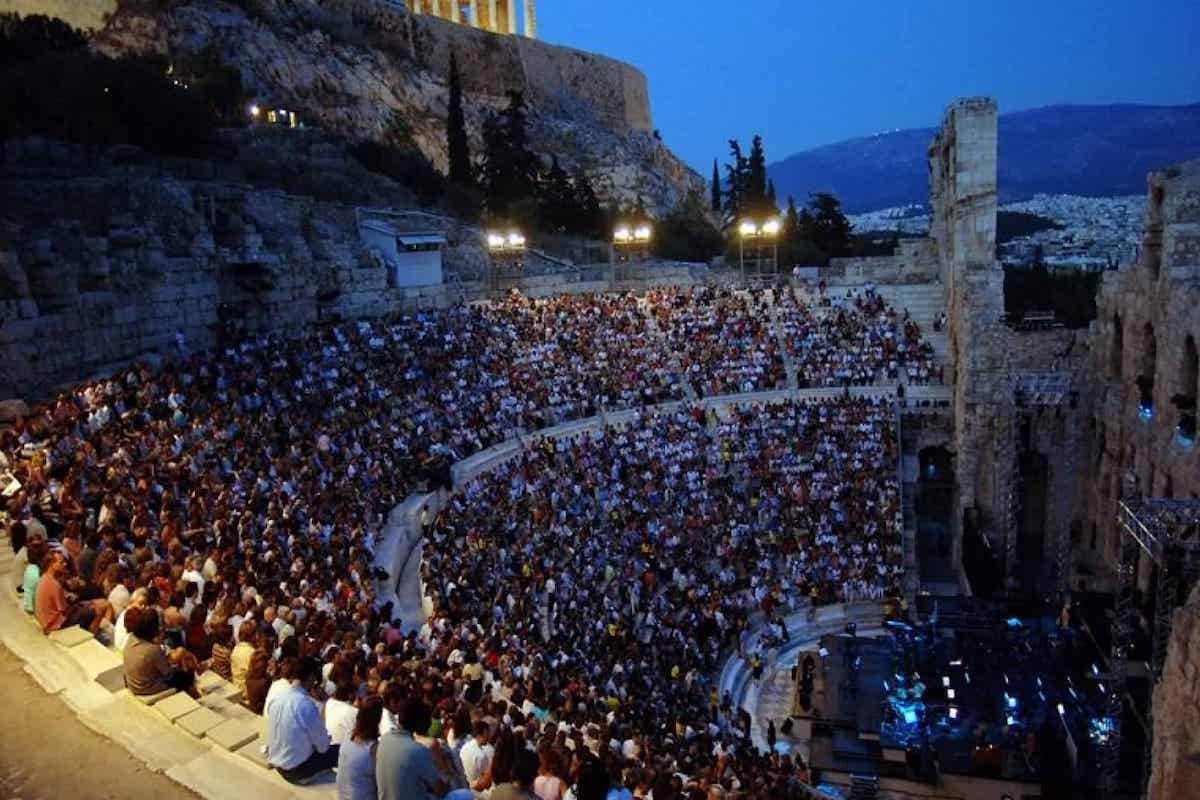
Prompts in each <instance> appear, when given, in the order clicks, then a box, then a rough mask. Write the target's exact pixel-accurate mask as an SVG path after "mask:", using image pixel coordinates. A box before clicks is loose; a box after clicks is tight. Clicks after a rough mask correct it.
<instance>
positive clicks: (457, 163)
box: [446, 51, 472, 186]
mask: <svg viewBox="0 0 1200 800" xmlns="http://www.w3.org/2000/svg"><path fill="white" fill-rule="evenodd" d="M446 151H447V154H448V156H449V160H450V176H449V177H450V182H451V183H457V184H459V185H461V186H468V185H470V184H471V183H472V180H471V149H470V144H469V143H468V141H467V122H466V117H465V116H464V115H463V96H462V77H461V76H460V75H459V73H458V59H457V58H456V57H455V55H454V53H453V51H451V53H450V104H449V106H448V108H447V109H446Z"/></svg>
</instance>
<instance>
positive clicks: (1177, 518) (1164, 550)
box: [1101, 499, 1200, 797]
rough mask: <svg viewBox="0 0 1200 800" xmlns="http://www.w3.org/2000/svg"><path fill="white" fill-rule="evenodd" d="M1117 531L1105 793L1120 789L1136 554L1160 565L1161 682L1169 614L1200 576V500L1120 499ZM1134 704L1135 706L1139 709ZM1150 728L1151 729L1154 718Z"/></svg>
mask: <svg viewBox="0 0 1200 800" xmlns="http://www.w3.org/2000/svg"><path fill="white" fill-rule="evenodd" d="M1117 531H1118V533H1119V535H1120V542H1119V558H1118V562H1117V591H1116V595H1115V597H1114V604H1113V624H1112V653H1111V655H1110V658H1109V673H1108V674H1107V675H1106V676H1105V684H1106V686H1107V689H1108V714H1107V716H1108V718H1109V719H1111V720H1113V728H1112V730H1111V731H1109V732H1108V738H1107V741H1106V742H1105V744H1104V752H1103V755H1102V760H1101V782H1102V786H1103V787H1104V790H1105V796H1107V797H1116V796H1118V795H1119V793H1120V788H1119V786H1118V780H1117V778H1118V772H1119V764H1120V752H1121V714H1122V711H1123V704H1124V702H1125V698H1126V688H1125V678H1126V676H1125V664H1126V661H1127V660H1128V658H1129V655H1130V652H1131V650H1132V646H1133V634H1134V619H1135V617H1136V615H1137V607H1136V602H1135V598H1134V593H1135V592H1136V591H1137V582H1138V581H1137V573H1138V560H1139V559H1138V554H1139V553H1145V554H1146V556H1147V557H1148V558H1150V559H1151V561H1152V562H1153V563H1154V564H1155V565H1156V566H1157V567H1158V581H1157V587H1156V588H1157V592H1156V593H1155V602H1154V616H1153V620H1152V622H1151V624H1152V626H1153V627H1152V630H1151V642H1152V644H1151V651H1150V664H1149V666H1150V679H1151V681H1152V682H1154V683H1157V682H1158V679H1159V678H1160V677H1161V676H1162V668H1163V663H1164V661H1166V656H1167V645H1168V643H1169V642H1170V640H1171V615H1172V612H1174V610H1175V608H1176V607H1178V605H1179V603H1180V602H1181V600H1182V598H1184V597H1186V596H1187V592H1188V590H1189V589H1190V587H1191V586H1192V585H1193V584H1194V583H1195V582H1196V580H1197V578H1198V577H1200V500H1165V499H1138V500H1133V499H1130V500H1129V501H1122V502H1121V503H1120V505H1119V509H1118V511H1117ZM1135 710H1136V709H1135ZM1152 713H1153V709H1152V708H1148V709H1146V713H1145V714H1144V715H1142V718H1143V719H1146V720H1150V719H1151V714H1152ZM1149 725H1150V727H1149V730H1148V731H1147V733H1148V734H1149V733H1150V732H1152V731H1153V723H1152V722H1151V723H1149ZM1151 744H1152V742H1151V738H1150V736H1149V735H1147V737H1146V750H1145V753H1144V757H1143V765H1142V766H1143V770H1142V775H1141V776H1140V778H1141V781H1142V782H1143V783H1144V782H1145V779H1146V778H1147V777H1148V769H1147V768H1148V766H1149V761H1150V759H1149V754H1150V747H1151Z"/></svg>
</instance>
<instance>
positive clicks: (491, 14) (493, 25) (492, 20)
mask: <svg viewBox="0 0 1200 800" xmlns="http://www.w3.org/2000/svg"><path fill="white" fill-rule="evenodd" d="M496 5H497V0H488V18H487V25H486V26H484V27H486V28H487V29H488V30H489V31H491V32H492V33H499V32H500V24H499V22H498V20H497V17H498V16H499V13H498V12H497V10H496Z"/></svg>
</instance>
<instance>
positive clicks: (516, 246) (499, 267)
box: [487, 231, 525, 292]
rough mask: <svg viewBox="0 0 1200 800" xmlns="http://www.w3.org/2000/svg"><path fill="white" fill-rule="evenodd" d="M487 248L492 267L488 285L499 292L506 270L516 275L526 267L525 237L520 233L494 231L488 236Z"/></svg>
mask: <svg viewBox="0 0 1200 800" xmlns="http://www.w3.org/2000/svg"><path fill="white" fill-rule="evenodd" d="M487 246H488V254H489V256H490V258H489V259H488V263H489V265H490V267H491V280H489V281H488V283H490V284H491V285H492V288H493V289H494V290H495V291H497V292H499V291H500V288H501V278H502V273H503V271H504V268H505V267H509V268H510V269H509V271H510V272H511V273H513V274H514V275H516V274H517V273H518V272H519V271H520V270H521V268H522V267H523V266H524V256H525V235H524V234H523V233H521V232H520V231H509V232H508V233H500V232H499V231H493V232H491V233H489V234H488V235H487Z"/></svg>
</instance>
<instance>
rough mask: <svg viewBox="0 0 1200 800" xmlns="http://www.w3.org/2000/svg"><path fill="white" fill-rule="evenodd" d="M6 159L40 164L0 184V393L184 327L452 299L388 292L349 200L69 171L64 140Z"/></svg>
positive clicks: (102, 360) (187, 330) (203, 331)
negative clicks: (317, 198) (315, 198)
mask: <svg viewBox="0 0 1200 800" xmlns="http://www.w3.org/2000/svg"><path fill="white" fill-rule="evenodd" d="M6 154H7V156H8V157H9V158H10V159H13V160H17V159H20V160H21V161H22V163H24V164H26V165H28V164H29V163H30V162H31V161H32V162H35V163H36V169H35V168H32V167H28V166H27V167H26V168H25V169H16V168H13V167H12V165H11V163H10V164H8V168H7V170H6V172H5V174H4V175H3V178H2V179H0V319H3V320H4V324H3V325H0V397H11V396H18V397H27V398H36V397H39V396H42V395H43V394H44V393H45V392H46V391H47V390H48V389H50V388H52V387H53V386H55V385H58V384H61V383H64V382H69V381H74V380H78V379H80V378H82V377H84V376H86V375H89V374H91V373H94V372H97V371H103V370H105V369H108V368H111V367H114V366H117V365H120V364H122V363H126V362H128V361H130V360H133V359H136V358H138V357H141V356H144V355H149V354H153V353H157V352H161V351H164V350H169V349H170V348H171V347H173V345H174V341H175V335H176V333H177V332H180V331H182V333H183V334H184V336H185V337H186V340H187V343H188V346H189V347H190V348H194V349H200V348H206V347H209V346H211V345H212V344H213V343H214V341H215V337H216V335H217V332H218V329H219V327H220V324H221V323H222V321H223V320H227V321H228V322H230V323H231V324H233V325H235V326H236V327H237V328H240V329H245V330H250V331H284V332H287V331H295V330H300V329H302V328H303V327H306V326H309V325H312V324H314V323H322V322H332V321H336V320H343V319H355V318H363V317H377V316H380V315H385V314H388V313H392V312H394V311H398V310H402V309H411V308H413V307H414V306H415V305H429V304H444V303H446V302H450V301H451V300H452V299H453V298H452V296H451V295H452V292H450V291H449V290H448V289H447V288H446V287H431V288H428V289H425V290H419V289H409V290H400V289H395V288H390V287H389V286H388V273H387V270H386V268H385V267H384V265H383V264H381V263H378V262H377V261H376V260H374V259H373V258H372V257H371V256H370V254H369V253H367V252H366V251H365V250H364V248H363V247H362V245H361V243H360V241H359V239H358V231H357V226H356V219H355V209H354V207H353V206H351V205H345V204H341V203H336V202H325V201H317V200H314V199H313V198H311V197H306V196H297V195H291V194H287V193H285V192H283V191H278V190H262V189H255V188H254V187H250V186H246V185H244V184H239V183H231V182H228V181H222V180H213V179H195V180H194V179H189V178H184V177H179V175H178V174H175V173H168V174H165V175H164V174H159V172H158V170H157V169H156V168H155V167H153V166H136V165H133V166H128V165H127V166H124V167H121V168H109V169H94V168H89V169H88V170H87V171H86V172H84V174H77V172H76V167H78V166H79V163H80V161H81V159H82V157H83V154H82V151H80V150H79V148H73V147H70V146H66V145H58V144H48V143H45V142H35V141H20V142H18V141H10V142H8V143H7V148H6ZM93 166H94V165H93ZM423 227H424V228H428V227H430V225H429V223H423ZM441 230H443V231H444V232H445V233H446V235H447V238H448V240H449V241H450V242H451V243H452V245H453V246H452V247H451V249H450V250H449V251H448V252H447V256H446V260H447V263H448V265H449V266H451V268H453V267H455V266H458V265H460V264H461V263H462V262H463V261H465V260H471V259H477V258H478V257H479V253H480V248H479V243H478V241H477V233H476V232H474V231H471V230H470V229H466V228H463V227H462V226H460V225H457V224H456V223H453V222H452V221H447V222H446V223H445V224H444V225H443V226H442V227H441Z"/></svg>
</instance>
